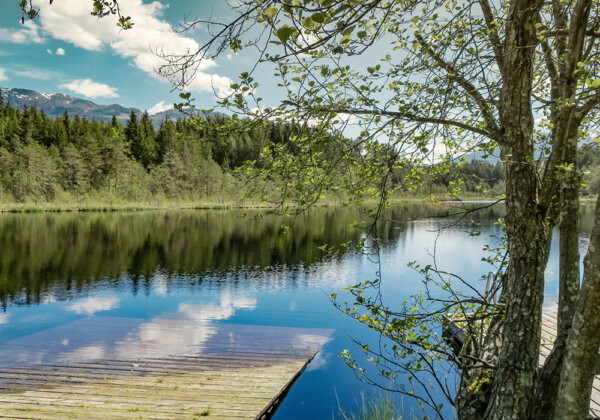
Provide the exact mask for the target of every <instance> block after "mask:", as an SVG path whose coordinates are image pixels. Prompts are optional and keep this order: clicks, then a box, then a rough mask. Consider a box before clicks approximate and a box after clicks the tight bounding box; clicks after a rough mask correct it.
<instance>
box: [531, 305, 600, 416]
mask: <svg viewBox="0 0 600 420" xmlns="http://www.w3.org/2000/svg"><path fill="white" fill-rule="evenodd" d="M557 321H558V318H557V315H556V314H555V313H548V312H544V313H543V314H542V342H541V345H540V365H541V364H542V363H544V361H545V360H546V357H548V355H549V354H550V351H551V350H552V346H553V344H554V340H555V339H556V332H557V331H558V324H557ZM590 417H592V418H600V375H596V378H595V379H594V384H593V385H592V399H591V401H590Z"/></svg>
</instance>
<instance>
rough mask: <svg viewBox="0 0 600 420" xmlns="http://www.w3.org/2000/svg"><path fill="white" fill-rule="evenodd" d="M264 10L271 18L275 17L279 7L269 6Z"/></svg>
mask: <svg viewBox="0 0 600 420" xmlns="http://www.w3.org/2000/svg"><path fill="white" fill-rule="evenodd" d="M265 12H266V13H267V16H269V17H270V18H271V19H273V18H274V17H275V15H276V14H277V12H279V9H278V8H277V7H274V6H271V7H268V8H267V10H265Z"/></svg>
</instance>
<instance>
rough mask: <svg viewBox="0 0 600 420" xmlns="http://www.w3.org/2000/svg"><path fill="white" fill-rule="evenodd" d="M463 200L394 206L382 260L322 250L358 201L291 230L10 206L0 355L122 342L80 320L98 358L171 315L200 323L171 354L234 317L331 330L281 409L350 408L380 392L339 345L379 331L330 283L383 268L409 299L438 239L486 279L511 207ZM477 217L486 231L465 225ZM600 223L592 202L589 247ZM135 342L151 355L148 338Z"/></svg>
mask: <svg viewBox="0 0 600 420" xmlns="http://www.w3.org/2000/svg"><path fill="white" fill-rule="evenodd" d="M473 205H474V204H473ZM456 211H457V209H456V208H452V207H442V208H436V209H432V208H429V207H426V206H415V205H413V206H410V207H402V208H394V209H392V210H391V211H390V212H389V214H388V217H389V218H390V219H393V221H392V222H389V223H386V224H385V225H382V226H380V227H379V228H378V230H377V235H378V237H379V238H380V239H381V240H382V244H383V247H382V251H381V267H378V266H377V265H376V264H374V263H373V261H372V258H369V257H368V256H366V255H363V254H360V253H356V252H346V253H343V254H337V255H336V256H334V257H327V256H326V255H325V254H324V252H323V251H321V250H320V249H319V248H318V247H319V246H321V245H324V244H329V245H336V244H340V243H342V242H347V241H358V240H359V239H360V238H361V235H363V233H362V232H361V231H359V230H356V229H353V228H349V227H348V225H349V223H351V222H352V221H354V220H361V219H364V218H363V217H361V216H360V214H358V213H357V212H356V210H354V209H350V208H341V209H317V210H313V211H311V212H309V213H307V214H304V215H302V216H299V217H298V218H297V219H296V220H295V221H294V223H293V225H292V227H291V230H290V232H289V233H287V234H284V233H282V232H281V229H280V227H281V224H282V223H289V221H287V220H286V219H283V218H280V217H275V216H269V217H264V218H258V219H253V218H241V217H240V215H241V212H237V211H166V212H147V213H113V214H105V213H103V214H42V215H0V250H1V252H0V303H1V304H2V307H3V311H0V359H1V358H2V357H4V358H7V357H10V355H7V354H2V353H1V351H2V344H3V343H7V342H9V341H12V340H15V339H17V340H18V339H26V338H27V336H29V335H31V334H34V333H38V334H40V333H43V332H44V331H46V330H48V331H56V328H57V327H61V326H65V327H68V326H70V325H74V326H75V325H115V334H116V338H114V337H113V339H112V342H110V340H108V341H107V340H103V339H101V338H100V337H97V338H96V340H95V341H94V340H92V341H90V340H91V339H84V336H85V337H87V336H89V335H90V331H84V329H85V328H83V329H82V330H81V331H79V330H77V331H71V334H72V335H75V336H77V334H81V336H82V339H81V342H82V344H81V346H82V347H81V348H78V349H76V350H77V351H80V352H88V353H90V352H91V353H92V354H93V355H94V354H97V355H98V357H101V356H102V354H104V353H106V352H107V351H109V350H110V349H114V346H115V340H117V339H123V337H124V336H125V335H126V334H127V331H126V330H127V329H131V328H139V329H140V330H141V329H142V328H145V329H146V330H147V331H149V334H151V333H152V332H154V333H155V334H156V333H159V334H164V331H163V330H161V325H165V324H169V325H172V324H173V321H177V322H181V325H186V326H189V325H192V326H193V330H191V331H186V330H185V329H184V328H182V333H180V334H172V335H164V336H161V340H163V341H164V348H163V349H162V350H163V351H164V352H165V354H169V352H172V351H174V349H176V348H178V347H180V346H185V345H201V344H202V343H204V342H206V341H207V340H208V339H209V338H210V335H211V334H213V333H214V332H215V331H218V330H219V329H223V330H227V328H230V327H233V325H235V326H237V328H239V325H261V326H287V327H302V328H324V329H331V330H333V333H332V335H331V340H330V341H328V342H327V343H326V344H325V345H324V346H323V348H322V351H321V352H320V353H319V354H318V356H317V358H316V359H315V360H314V361H313V362H312V363H311V364H310V365H309V368H308V370H307V371H306V372H305V373H304V374H303V375H302V376H301V378H300V379H299V380H298V382H297V383H296V384H295V386H294V387H293V389H292V391H291V392H290V394H289V395H288V397H287V399H286V400H285V401H284V403H283V405H282V406H281V408H280V409H279V411H278V412H277V414H276V418H278V419H309V418H310V419H320V418H323V419H332V418H336V417H337V415H338V412H339V410H338V406H341V407H343V408H344V409H345V410H346V411H352V410H353V409H356V407H357V403H356V400H357V399H359V398H360V394H361V393H364V394H365V395H367V396H368V395H372V394H373V389H372V388H371V387H368V386H366V385H363V384H362V383H361V382H360V381H358V380H357V379H355V377H354V374H353V372H352V371H351V370H350V369H349V368H347V367H346V366H345V365H344V363H343V361H342V360H341V359H339V357H338V354H339V353H340V352H341V351H342V350H344V349H349V350H351V351H352V352H354V353H355V354H358V353H360V351H359V350H358V349H357V348H356V346H355V345H354V344H353V343H352V341H351V339H350V336H351V337H354V338H359V339H361V340H363V341H365V342H373V340H375V339H376V338H377V337H375V336H373V335H371V334H370V332H369V331H367V330H366V329H365V328H364V327H362V326H361V325H360V324H358V323H357V322H356V321H353V320H352V319H350V318H348V317H346V316H344V315H342V314H341V313H340V312H338V311H337V310H336V309H335V308H334V307H333V306H332V304H331V302H330V301H329V298H328V294H329V293H337V294H338V295H343V288H344V287H345V286H347V285H349V284H354V283H357V282H358V281H364V280H367V279H374V278H375V272H376V271H377V270H378V269H379V268H380V269H381V272H382V274H383V289H384V292H385V294H384V296H385V301H386V303H387V304H388V305H390V306H393V304H394V302H402V301H403V300H405V299H406V298H408V297H409V296H410V295H411V294H412V293H415V292H416V291H418V290H419V288H420V286H421V283H420V277H419V275H418V273H416V272H414V271H413V270H412V269H410V268H408V267H407V263H408V262H410V261H418V262H421V263H431V261H432V257H431V254H432V253H433V251H434V246H435V252H436V257H437V263H438V266H439V267H440V268H443V269H444V270H445V271H450V272H455V273H457V274H459V275H461V276H463V277H464V278H468V279H473V282H474V283H476V282H478V279H479V277H480V275H481V274H482V273H486V272H488V271H489V269H490V268H489V266H487V265H486V264H485V263H483V262H482V261H481V255H482V254H481V249H482V247H483V245H484V244H485V243H486V242H489V241H490V240H491V241H494V239H489V238H488V237H487V236H488V235H490V234H495V235H499V234H500V228H499V227H498V226H497V225H496V224H495V222H496V220H497V219H498V218H499V217H501V216H502V213H503V208H502V206H496V207H494V208H487V209H485V210H481V211H478V212H475V213H471V214H469V217H468V218H464V219H458V218H456V217H453V216H452V214H453V213H455V212H456ZM434 216H435V217H434ZM473 223H476V226H477V229H479V230H480V231H481V232H482V234H481V235H480V236H477V237H472V236H470V235H469V232H470V231H471V228H472V227H473ZM443 227H445V229H443V230H440V229H441V228H443ZM590 230H591V220H590V212H589V210H586V212H585V215H584V219H583V231H584V232H583V234H582V248H583V247H585V241H586V235H587V233H588V232H589V231H590ZM555 248H556V247H553V253H552V256H551V259H550V263H549V267H548V276H549V281H548V284H547V288H546V293H547V299H546V305H547V308H549V309H551V308H552V305H553V301H554V300H555V297H556V294H557V289H558V285H557V283H556V279H555V277H556V271H557V267H558V261H557V257H556V249H555ZM479 286H480V285H479ZM124 320H126V321H124ZM74 321H75V322H74ZM78 322H80V323H83V324H78ZM67 323H70V324H68V325H67ZM123 325H126V326H127V328H124V330H123V336H119V335H118V334H119V331H118V330H119V328H120V327H119V326H123ZM228 326H229V327H228ZM51 328H54V330H49V329H51ZM161 331H163V332H161ZM169 331H172V329H169ZM115 334H113V335H115ZM41 336H43V335H41ZM140 336H141V334H140ZM86 340H87V341H86ZM128 344H129V345H130V346H129V347H128V348H130V349H132V350H131V351H137V352H143V345H144V342H143V339H141V338H140V339H139V340H138V341H137V342H133V343H131V342H128ZM40 347H43V343H40ZM5 353H6V352H5ZM398 406H401V407H402V410H403V411H404V414H405V418H411V414H412V413H417V414H419V411H418V410H417V409H416V407H415V406H414V403H413V402H412V401H411V400H410V399H398Z"/></svg>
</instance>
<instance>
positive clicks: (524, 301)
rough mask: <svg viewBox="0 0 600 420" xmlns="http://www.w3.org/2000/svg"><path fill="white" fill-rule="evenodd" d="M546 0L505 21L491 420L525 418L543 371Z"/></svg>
mask: <svg viewBox="0 0 600 420" xmlns="http://www.w3.org/2000/svg"><path fill="white" fill-rule="evenodd" d="M542 4H543V2H542V1H526V0H522V1H514V2H511V3H510V9H509V10H508V15H507V21H506V36H505V43H504V51H505V55H504V57H503V58H504V62H505V66H506V68H508V69H510V71H507V72H506V73H505V74H504V76H503V87H502V92H501V97H500V103H501V108H500V127H501V130H502V131H503V133H502V136H503V142H502V143H503V145H504V147H503V156H506V158H505V162H506V211H507V215H506V234H507V240H508V253H509V255H510V261H509V264H508V273H507V278H506V281H505V284H504V289H503V292H502V293H503V295H504V301H505V302H506V308H505V314H504V320H503V324H504V328H503V330H502V344H501V347H500V352H499V358H498V368H497V369H496V374H495V377H494V379H493V382H492V390H491V395H490V401H489V404H488V407H487V410H486V413H485V417H486V418H489V419H498V420H500V419H501V420H508V419H523V418H526V416H527V410H528V407H529V404H530V401H531V393H532V390H533V385H534V379H535V375H536V371H537V367H538V357H539V354H538V351H539V344H540V328H541V327H540V321H541V314H542V300H543V288H544V269H545V267H546V262H547V259H548V251H549V239H548V238H549V235H548V231H549V228H548V226H547V224H546V213H547V209H545V208H543V207H542V206H540V205H539V204H538V193H539V184H538V174H537V168H536V166H535V164H534V163H533V162H534V157H533V154H534V151H533V125H534V122H533V115H532V112H531V93H532V91H531V89H532V82H533V60H534V52H535V46H536V45H537V37H536V33H535V24H536V22H537V21H538V14H539V11H540V8H541V6H542Z"/></svg>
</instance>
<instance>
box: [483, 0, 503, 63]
mask: <svg viewBox="0 0 600 420" xmlns="http://www.w3.org/2000/svg"><path fill="white" fill-rule="evenodd" d="M479 5H480V6H481V11H482V12H483V18H484V19H485V23H486V25H487V28H488V31H489V37H490V41H491V42H492V46H493V48H494V55H495V56H496V62H497V63H498V68H499V69H500V73H502V74H504V71H505V69H504V51H503V47H502V42H501V41H500V38H499V37H498V32H497V28H496V27H495V25H494V22H495V19H494V13H493V11H492V7H491V6H490V3H489V1H488V0H479Z"/></svg>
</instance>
